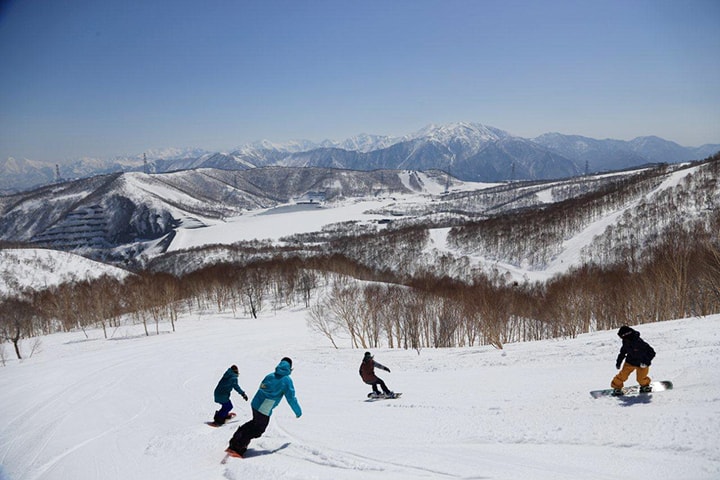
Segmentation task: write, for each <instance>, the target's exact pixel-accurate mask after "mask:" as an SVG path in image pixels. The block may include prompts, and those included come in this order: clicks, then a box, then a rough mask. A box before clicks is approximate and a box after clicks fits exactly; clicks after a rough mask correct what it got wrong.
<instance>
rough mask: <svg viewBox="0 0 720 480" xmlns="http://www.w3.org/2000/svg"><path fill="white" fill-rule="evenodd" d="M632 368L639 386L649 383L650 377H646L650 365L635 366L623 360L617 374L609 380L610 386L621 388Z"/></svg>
mask: <svg viewBox="0 0 720 480" xmlns="http://www.w3.org/2000/svg"><path fill="white" fill-rule="evenodd" d="M633 370H635V375H637V381H638V383H639V384H640V386H641V387H646V386H648V385H650V382H651V381H652V380H651V379H650V377H648V373H650V367H636V366H635V365H630V364H629V363H627V362H625V364H624V365H623V367H622V368H621V369H620V371H619V372H618V374H617V375H615V377H614V378H613V379H612V382H610V387H611V388H622V387H623V384H624V383H625V381H626V380H627V379H628V377H629V376H630V374H631V373H632V372H633Z"/></svg>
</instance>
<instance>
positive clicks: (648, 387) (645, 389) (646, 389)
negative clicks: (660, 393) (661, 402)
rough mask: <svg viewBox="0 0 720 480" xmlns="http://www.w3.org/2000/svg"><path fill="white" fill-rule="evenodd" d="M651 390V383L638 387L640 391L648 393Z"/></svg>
mask: <svg viewBox="0 0 720 480" xmlns="http://www.w3.org/2000/svg"><path fill="white" fill-rule="evenodd" d="M650 392H652V385H645V386H644V387H642V386H641V387H640V393H650Z"/></svg>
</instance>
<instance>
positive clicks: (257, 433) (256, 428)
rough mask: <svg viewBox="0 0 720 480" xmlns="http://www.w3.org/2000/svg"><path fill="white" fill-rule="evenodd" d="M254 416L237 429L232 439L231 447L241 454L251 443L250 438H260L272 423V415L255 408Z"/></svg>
mask: <svg viewBox="0 0 720 480" xmlns="http://www.w3.org/2000/svg"><path fill="white" fill-rule="evenodd" d="M252 413H253V418H252V420H250V421H249V422H247V423H245V424H243V425H241V426H240V427H238V429H237V430H236V431H235V434H234V435H233V437H232V438H231V439H230V449H231V450H234V451H236V452H237V453H239V454H240V455H242V454H244V453H245V451H246V450H247V447H248V445H250V440H252V439H253V438H260V437H261V436H262V434H263V433H265V429H266V428H267V426H268V423H270V417H268V416H267V415H265V414H263V413H260V412H258V411H257V410H255V409H254V408H253V411H252Z"/></svg>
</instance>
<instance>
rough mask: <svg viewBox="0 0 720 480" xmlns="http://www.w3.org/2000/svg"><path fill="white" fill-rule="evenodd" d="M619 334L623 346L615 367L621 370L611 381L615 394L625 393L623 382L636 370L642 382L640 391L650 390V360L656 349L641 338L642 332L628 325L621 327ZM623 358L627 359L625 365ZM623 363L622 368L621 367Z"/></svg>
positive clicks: (653, 356)
mask: <svg viewBox="0 0 720 480" xmlns="http://www.w3.org/2000/svg"><path fill="white" fill-rule="evenodd" d="M617 334H618V337H620V338H621V339H622V347H620V354H619V355H618V357H617V361H616V362H615V368H617V369H618V370H620V371H619V372H618V373H617V375H615V377H614V378H613V379H612V382H610V387H612V389H613V395H616V396H619V395H622V394H623V392H622V387H623V384H624V383H625V381H626V380H627V379H628V377H629V376H630V374H631V373H632V372H633V371H635V375H636V376H637V381H638V384H640V391H641V392H649V391H650V389H651V387H650V383H651V379H650V377H649V376H648V373H649V372H650V362H652V359H653V358H655V350H653V348H652V347H651V346H650V345H648V344H647V342H645V341H644V340H643V339H641V338H640V332H638V331H637V330H633V329H632V328H630V327H628V326H627V325H623V326H622V327H620V329H619V330H618V332H617ZM623 360H625V364H624V365H622V362H623ZM621 365H622V369H620V366H621Z"/></svg>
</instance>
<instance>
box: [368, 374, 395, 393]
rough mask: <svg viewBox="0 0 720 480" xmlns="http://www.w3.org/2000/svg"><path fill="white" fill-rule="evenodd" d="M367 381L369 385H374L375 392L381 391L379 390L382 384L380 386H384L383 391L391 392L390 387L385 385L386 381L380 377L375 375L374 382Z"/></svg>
mask: <svg viewBox="0 0 720 480" xmlns="http://www.w3.org/2000/svg"><path fill="white" fill-rule="evenodd" d="M365 383H367V384H368V385H372V389H373V392H375V393H380V391H379V390H378V385H380V388H382V391H383V393H385V394H389V393H390V389H389V388H388V387H387V386H386V385H385V382H383V381H382V380H381V379H380V378H378V377H375V381H373V382H365Z"/></svg>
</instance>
